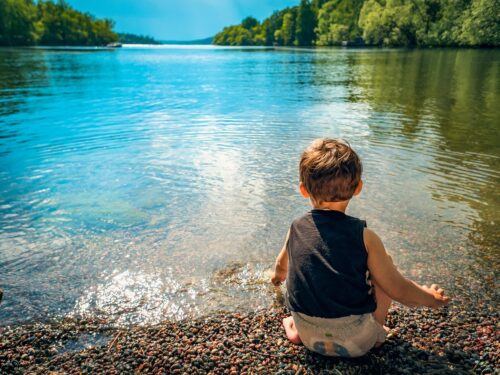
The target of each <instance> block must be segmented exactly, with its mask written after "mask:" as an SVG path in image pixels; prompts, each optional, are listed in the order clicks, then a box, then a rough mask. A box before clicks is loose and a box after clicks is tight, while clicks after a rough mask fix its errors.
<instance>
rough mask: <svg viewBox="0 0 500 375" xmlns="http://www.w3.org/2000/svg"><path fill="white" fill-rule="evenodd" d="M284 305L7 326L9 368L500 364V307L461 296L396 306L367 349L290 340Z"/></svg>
mask: <svg viewBox="0 0 500 375" xmlns="http://www.w3.org/2000/svg"><path fill="white" fill-rule="evenodd" d="M285 316H286V311H285V310H284V308H282V307H278V308H270V309H266V310H261V311H258V312H254V313H245V314H240V313H220V314H215V315H210V316H207V317H205V318H199V319H196V320H185V321H181V322H176V323H174V322H164V323H162V324H159V325H156V326H149V327H139V326H138V327H132V328H128V329H124V328H116V327H112V326H110V325H109V324H107V323H106V322H99V321H76V320H63V321H59V322H53V323H43V324H42V323H37V324H32V325H22V326H17V327H4V328H0V374H24V373H36V374H49V373H50V374H56V373H57V374H60V373H68V374H86V373H88V374H89V373H109V374H124V373H158V374H161V373H164V374H205V373H212V374H244V373H246V374H254V373H261V374H292V375H293V374H318V373H330V374H337V375H340V374H462V373H463V374H470V373H476V374H498V373H499V366H500V344H499V341H498V337H499V336H498V327H497V324H498V311H497V310H496V309H494V308H492V307H489V306H479V307H477V306H476V307H472V306H471V305H468V304H466V303H465V302H463V301H462V302H455V303H454V304H453V305H452V306H450V307H448V308H447V309H443V310H439V311H431V310H427V309H419V310H417V309H412V310H410V309H407V308H404V307H401V306H398V305H396V306H395V307H394V308H393V309H392V310H391V313H390V317H389V319H388V324H387V325H388V326H389V327H390V328H391V333H390V335H389V338H388V340H387V342H386V344H385V345H384V346H383V347H382V348H380V349H378V350H374V351H372V352H370V353H369V354H367V355H366V356H364V357H362V358H358V359H338V358H326V357H323V356H321V355H317V354H314V353H311V352H309V351H307V350H306V349H305V348H304V347H303V346H296V345H293V344H290V343H289V342H288V341H287V340H286V339H285V336H284V332H283V330H282V327H281V319H282V318H283V317H285Z"/></svg>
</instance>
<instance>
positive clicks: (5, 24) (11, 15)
mask: <svg viewBox="0 0 500 375" xmlns="http://www.w3.org/2000/svg"><path fill="white" fill-rule="evenodd" d="M35 22H36V7H35V5H34V3H33V2H32V1H30V0H0V45H3V46H28V45H32V44H34V43H35V42H36V40H37V33H36V27H35Z"/></svg>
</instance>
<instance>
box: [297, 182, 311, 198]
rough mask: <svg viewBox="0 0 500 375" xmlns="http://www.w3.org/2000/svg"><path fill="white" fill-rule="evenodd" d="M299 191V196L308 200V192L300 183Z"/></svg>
mask: <svg viewBox="0 0 500 375" xmlns="http://www.w3.org/2000/svg"><path fill="white" fill-rule="evenodd" d="M299 190H300V194H302V196H303V197H304V198H309V192H308V191H307V189H306V187H305V186H304V184H303V183H302V182H300V184H299Z"/></svg>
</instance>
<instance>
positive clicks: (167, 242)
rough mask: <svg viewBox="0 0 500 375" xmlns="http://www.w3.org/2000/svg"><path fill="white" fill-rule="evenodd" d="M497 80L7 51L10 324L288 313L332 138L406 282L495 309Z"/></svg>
mask: <svg viewBox="0 0 500 375" xmlns="http://www.w3.org/2000/svg"><path fill="white" fill-rule="evenodd" d="M499 78H500V50H423V51H419V50H414V51H405V50H379V49H370V50H363V49H360V50H346V49H324V50H293V49H280V50H270V49H241V48H215V47H189V48H180V47H157V48H137V47H135V48H132V47H128V48H123V49H120V50H114V51H103V52H82V51H49V50H30V49H0V287H1V288H3V289H4V301H3V302H2V304H1V305H0V325H6V324H12V323H19V322H25V321H31V320H45V319H47V318H52V317H58V316H68V315H70V316H90V317H101V318H106V319H110V320H112V321H114V322H116V323H117V324H149V323H155V322H158V321H160V320H163V319H181V318H185V317H188V316H199V315H203V314H206V313H209V312H211V311H214V310H218V309H229V310H235V309H238V310H248V309H256V308H259V307H265V306H269V305H271V304H272V303H273V301H274V300H275V294H274V291H273V288H271V287H270V285H269V283H268V278H269V274H270V269H271V267H272V266H273V263H274V259H275V257H276V255H277V253H278V252H279V250H280V248H281V246H282V243H283V240H284V236H285V234H286V231H287V229H288V226H289V224H290V222H291V220H292V219H293V218H294V217H296V216H298V215H301V214H302V213H303V212H305V211H306V210H307V209H308V208H309V207H308V202H307V201H306V200H304V199H303V198H302V197H301V196H300V194H299V193H298V189H297V187H298V171H297V165H298V159H299V154H300V152H301V151H302V150H303V148H304V147H306V146H307V145H308V144H309V143H310V142H311V140H313V139H314V138H317V137H343V138H345V139H347V140H348V141H349V142H350V143H351V144H352V145H353V146H354V148H355V149H356V150H357V151H358V152H359V154H360V155H361V157H362V159H363V162H364V167H365V174H364V181H365V187H364V191H363V193H362V195H361V197H360V198H359V199H354V200H353V202H352V204H351V206H350V208H349V212H350V214H352V215H356V216H360V217H362V218H365V219H366V220H367V221H368V225H369V226H370V227H371V228H373V229H374V230H375V231H376V232H377V233H379V235H380V236H381V237H382V239H383V240H384V242H385V244H386V247H387V248H388V249H389V252H390V253H391V254H392V255H393V258H394V260H395V262H396V263H397V264H398V265H399V267H400V268H401V270H402V272H403V273H404V274H406V275H408V276H411V277H412V278H414V279H415V280H417V281H419V282H429V281H432V282H437V283H441V284H443V286H444V287H446V288H447V289H449V291H450V293H451V294H452V295H453V296H454V297H455V300H456V301H458V303H464V301H476V302H478V303H481V304H486V305H490V306H491V305H492V304H495V301H498V299H497V298H498V294H497V293H498V292H497V289H496V288H495V283H496V282H497V280H498V271H499V269H500V267H499V259H500V251H499V244H500V235H499V230H498V224H499V216H500V215H499V211H500V210H499V208H500V189H499V182H500V131H499V128H500V79H499Z"/></svg>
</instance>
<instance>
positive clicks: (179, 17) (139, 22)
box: [68, 0, 299, 40]
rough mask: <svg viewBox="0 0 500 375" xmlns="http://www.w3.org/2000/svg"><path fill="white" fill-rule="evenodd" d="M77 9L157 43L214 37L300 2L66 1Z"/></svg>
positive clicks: (258, 0)
mask: <svg viewBox="0 0 500 375" xmlns="http://www.w3.org/2000/svg"><path fill="white" fill-rule="evenodd" d="M68 3H70V4H71V5H72V6H73V7H75V8H76V9H78V10H81V11H85V12H89V13H92V14H93V15H95V16H96V17H99V18H104V17H105V18H111V19H113V20H115V22H116V27H115V30H116V31H119V32H131V33H134V34H147V35H151V36H153V37H155V38H156V39H160V40H189V39H201V38H206V37H209V36H213V35H214V34H215V33H217V32H218V31H220V30H221V29H222V28H223V27H224V26H227V25H232V24H236V23H239V22H240V21H241V20H242V19H243V18H244V17H246V16H249V15H250V16H254V17H255V18H257V19H260V20H262V19H264V18H266V17H267V16H269V15H270V14H271V13H272V12H273V11H274V10H279V9H282V8H285V7H287V6H292V5H297V4H298V3H299V0H68Z"/></svg>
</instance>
